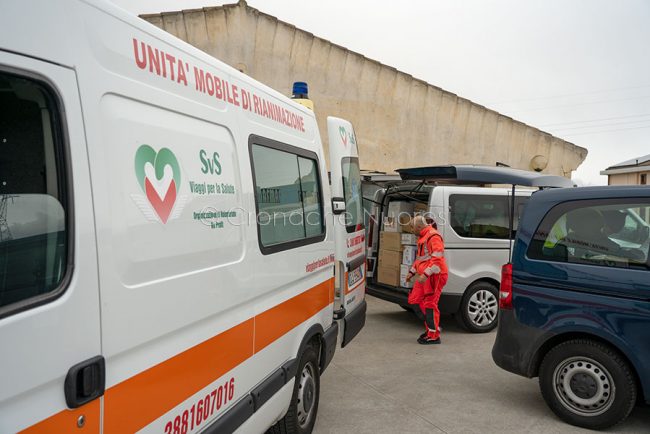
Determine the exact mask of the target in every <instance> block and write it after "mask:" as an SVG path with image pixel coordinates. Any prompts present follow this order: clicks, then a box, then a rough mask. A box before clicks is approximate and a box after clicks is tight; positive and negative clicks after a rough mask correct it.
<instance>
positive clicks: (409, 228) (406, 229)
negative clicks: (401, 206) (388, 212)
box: [398, 214, 413, 234]
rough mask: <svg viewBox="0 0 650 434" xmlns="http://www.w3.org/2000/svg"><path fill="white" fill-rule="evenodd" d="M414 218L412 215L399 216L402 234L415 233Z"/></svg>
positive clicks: (399, 230)
mask: <svg viewBox="0 0 650 434" xmlns="http://www.w3.org/2000/svg"><path fill="white" fill-rule="evenodd" d="M412 222H413V216H411V215H410V214H402V215H400V216H399V229H398V232H401V233H409V234H412V233H413V224H412Z"/></svg>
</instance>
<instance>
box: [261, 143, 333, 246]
mask: <svg viewBox="0 0 650 434" xmlns="http://www.w3.org/2000/svg"><path fill="white" fill-rule="evenodd" d="M251 158H252V163H253V164H252V165H253V174H254V181H255V200H256V206H257V225H258V233H259V238H260V247H261V249H262V252H263V253H273V252H276V251H279V250H285V249H289V248H293V247H298V246H301V245H304V244H309V243H311V242H316V241H319V240H322V239H323V238H324V235H325V227H324V224H323V206H322V189H321V185H320V177H319V174H318V164H317V157H316V155H315V154H313V153H311V152H308V151H305V150H302V149H299V148H295V147H293V146H289V145H282V144H279V143H277V142H274V141H270V140H267V139H263V138H253V139H252V142H251Z"/></svg>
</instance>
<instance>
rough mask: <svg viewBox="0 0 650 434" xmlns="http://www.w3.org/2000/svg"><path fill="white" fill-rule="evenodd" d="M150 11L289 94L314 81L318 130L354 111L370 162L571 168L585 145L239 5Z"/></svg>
mask: <svg viewBox="0 0 650 434" xmlns="http://www.w3.org/2000/svg"><path fill="white" fill-rule="evenodd" d="M142 18H143V19H145V20H147V21H149V22H151V23H153V24H154V25H156V26H158V27H160V28H162V29H164V30H166V31H168V32H169V33H172V34H174V35H176V36H178V37H179V38H181V39H183V40H185V41H187V42H189V43H190V44H192V45H194V46H196V47H198V48H199V49H201V50H203V51H205V52H207V53H209V54H211V55H213V56H214V57H217V58H219V59H220V60H222V61H224V62H226V63H228V64H230V65H232V66H234V67H235V68H237V69H239V70H240V71H243V72H245V73H247V74H249V75H250V76H252V77H254V78H255V79H257V80H259V81H261V82H263V83H265V84H267V85H269V86H271V87H273V88H275V89H277V90H278V91H280V92H282V93H284V94H286V95H290V94H291V85H292V83H293V82H294V81H306V82H308V83H309V89H310V92H309V94H310V98H311V99H312V100H313V101H314V103H315V111H316V113H317V117H318V123H319V128H320V131H321V135H322V136H323V138H324V140H325V142H326V136H327V128H326V125H325V119H326V117H327V116H328V115H334V116H339V117H342V118H345V119H348V120H350V121H351V122H352V123H353V124H354V126H355V130H356V134H357V139H358V142H359V151H360V154H361V158H360V159H361V166H362V168H363V169H372V170H381V171H387V172H389V171H392V170H394V169H396V168H400V167H412V166H426V165H436V164H450V163H476V164H489V165H494V164H495V163H496V162H497V161H499V162H502V163H506V164H508V165H510V166H512V167H517V168H522V169H530V168H531V167H530V162H531V159H532V158H533V157H535V156H536V155H542V156H543V157H544V158H542V159H547V160H548V166H547V168H546V169H545V170H544V172H545V173H553V174H559V175H565V176H570V175H571V171H572V170H575V169H576V168H577V167H578V165H580V163H582V161H583V160H584V159H585V157H586V155H587V150H586V149H584V148H581V147H578V146H575V145H573V144H571V143H568V142H566V141H564V140H561V139H559V138H557V137H553V136H551V135H550V134H547V133H544V132H542V131H540V130H538V129H536V128H533V127H530V126H528V125H525V124H523V123H521V122H518V121H516V120H513V119H511V118H509V117H506V116H503V115H500V114H499V113H496V112H495V111H492V110H490V109H487V108H485V107H483V106H480V105H478V104H474V103H472V102H471V101H469V100H467V99H464V98H461V97H459V96H457V95H455V94H453V93H450V92H446V91H444V90H442V89H440V88H438V87H435V86H432V85H430V84H427V83H425V82H424V81H422V80H418V79H416V78H414V77H412V76H410V75H408V74H406V73H403V72H400V71H398V70H396V69H395V68H392V67H389V66H386V65H382V64H381V63H379V62H376V61H374V60H371V59H367V58H366V57H364V56H362V55H360V54H358V53H354V52H352V51H350V50H347V49H346V48H343V47H340V46H338V45H335V44H332V43H331V42H329V41H326V40H324V39H321V38H318V37H315V36H314V35H312V34H311V33H308V32H305V31H303V30H300V29H298V28H296V27H295V26H292V25H290V24H287V23H284V22H282V21H280V20H278V19H276V18H274V17H272V16H269V15H266V14H264V13H262V12H260V11H258V10H256V9H253V8H251V7H249V6H248V5H246V3H245V2H244V1H240V2H239V3H238V4H235V5H227V6H222V7H210V8H203V9H197V10H186V11H181V12H168V13H162V14H155V15H144V16H142Z"/></svg>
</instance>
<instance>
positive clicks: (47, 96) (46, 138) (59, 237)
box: [0, 72, 69, 316]
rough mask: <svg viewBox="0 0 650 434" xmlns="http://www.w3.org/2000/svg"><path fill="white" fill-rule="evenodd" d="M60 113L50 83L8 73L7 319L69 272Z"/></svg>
mask: <svg viewBox="0 0 650 434" xmlns="http://www.w3.org/2000/svg"><path fill="white" fill-rule="evenodd" d="M57 114H58V113H57V109H56V104H55V103H54V99H53V97H52V94H51V93H50V92H49V91H48V90H47V89H46V88H45V86H43V85H41V84H40V83H38V82H36V81H34V80H31V79H27V78H22V77H19V76H16V75H13V74H7V73H3V72H0V316H5V315H6V314H8V313H13V312H15V311H17V310H22V309H24V308H25V307H26V306H28V305H32V303H38V302H41V301H43V300H45V299H49V298H50V296H51V295H53V294H55V291H56V290H57V289H58V288H59V287H60V286H61V283H62V281H63V279H64V276H65V274H66V270H67V263H68V260H67V259H68V254H69V253H68V235H67V231H66V226H67V213H66V211H65V209H66V201H65V194H64V185H65V184H64V182H63V181H64V179H63V172H64V170H63V164H62V156H61V150H60V149H59V146H57V145H58V142H59V140H58V139H59V137H60V135H59V134H58V131H59V130H58V128H56V127H57V126H58V125H57V122H58V119H57Z"/></svg>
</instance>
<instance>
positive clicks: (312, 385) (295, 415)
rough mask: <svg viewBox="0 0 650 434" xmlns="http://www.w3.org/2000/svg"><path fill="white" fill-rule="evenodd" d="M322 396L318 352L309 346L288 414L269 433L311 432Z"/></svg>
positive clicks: (304, 433) (299, 367)
mask: <svg viewBox="0 0 650 434" xmlns="http://www.w3.org/2000/svg"><path fill="white" fill-rule="evenodd" d="M319 396H320V370H319V367H318V352H317V350H316V348H314V347H313V346H311V345H310V346H308V347H307V348H306V349H305V351H304V352H303V353H302V356H300V364H299V365H298V373H297V374H296V381H295V383H294V385H293V395H292V396H291V403H290V404H289V410H288V411H287V414H286V415H285V416H284V417H283V418H282V419H280V421H278V423H276V424H275V425H273V426H272V427H271V428H270V429H269V430H268V431H267V434H269V433H270V434H294V433H295V434H309V433H311V432H312V430H313V429H314V423H315V422H316V414H317V413H318V399H319Z"/></svg>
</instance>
